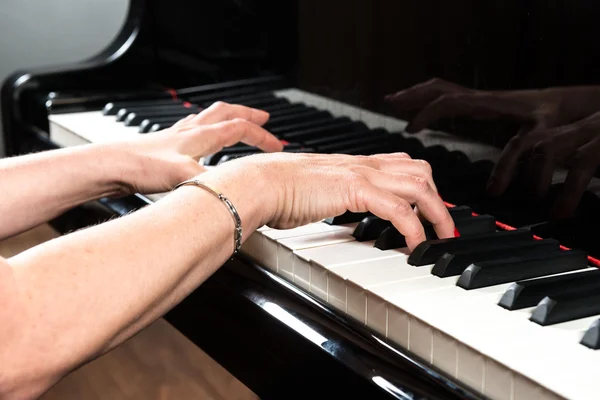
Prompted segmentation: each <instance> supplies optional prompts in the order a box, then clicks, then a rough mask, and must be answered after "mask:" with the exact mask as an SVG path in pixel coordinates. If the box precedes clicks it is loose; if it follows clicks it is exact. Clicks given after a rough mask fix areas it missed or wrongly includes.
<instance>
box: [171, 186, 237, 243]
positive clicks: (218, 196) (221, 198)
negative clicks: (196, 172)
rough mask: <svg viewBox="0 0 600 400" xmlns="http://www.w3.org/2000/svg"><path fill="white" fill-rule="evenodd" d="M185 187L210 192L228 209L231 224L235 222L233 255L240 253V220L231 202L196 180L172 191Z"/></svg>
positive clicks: (215, 190)
mask: <svg viewBox="0 0 600 400" xmlns="http://www.w3.org/2000/svg"><path fill="white" fill-rule="evenodd" d="M185 185H195V186H198V187H201V188H203V189H206V190H208V191H209V192H211V193H212V194H213V195H215V196H216V197H217V198H218V199H219V200H221V201H222V202H223V203H225V205H226V206H227V208H228V209H229V212H230V213H231V215H233V222H235V232H234V238H233V244H234V254H237V253H238V252H239V251H240V248H241V247H242V219H241V218H240V215H239V214H238V212H237V210H236V209H235V206H234V205H233V203H232V202H231V201H229V199H228V198H227V197H225V195H224V194H223V193H221V192H220V191H219V190H217V189H215V188H213V187H212V186H210V185H208V184H206V183H204V182H201V181H199V180H197V179H190V180H187V181H183V182H181V183H179V184H177V185H176V186H175V187H174V188H173V190H175V189H177V188H180V187H181V186H185Z"/></svg>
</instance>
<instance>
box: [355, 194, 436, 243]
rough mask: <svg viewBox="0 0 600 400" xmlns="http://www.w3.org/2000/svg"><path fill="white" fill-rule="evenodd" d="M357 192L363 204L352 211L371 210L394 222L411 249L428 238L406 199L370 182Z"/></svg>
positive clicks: (380, 216)
mask: <svg viewBox="0 0 600 400" xmlns="http://www.w3.org/2000/svg"><path fill="white" fill-rule="evenodd" d="M357 192H358V196H359V198H360V199H359V201H360V202H361V203H362V206H359V207H358V209H357V210H350V211H355V212H365V211H370V212H371V213H373V214H374V215H376V216H378V217H379V218H382V219H385V220H387V221H390V222H392V224H393V225H394V227H395V228H396V229H397V230H398V232H400V233H401V234H402V235H403V236H404V237H405V239H406V244H407V246H408V248H409V249H410V251H413V250H414V249H415V247H417V246H418V245H419V243H421V242H423V241H425V240H426V237H425V230H424V228H423V224H422V223H421V221H419V218H417V216H416V215H415V213H414V212H413V210H412V207H411V206H410V204H409V203H408V202H407V201H406V200H404V199H402V198H400V197H398V196H396V195H394V194H393V193H391V192H389V191H387V190H384V189H381V188H378V187H376V186H374V185H372V184H370V183H366V184H363V185H362V187H361V188H360V190H357Z"/></svg>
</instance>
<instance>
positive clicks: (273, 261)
mask: <svg viewBox="0 0 600 400" xmlns="http://www.w3.org/2000/svg"><path fill="white" fill-rule="evenodd" d="M348 229H354V226H352V225H351V226H350V227H349V226H347V225H328V224H324V223H322V222H318V223H313V224H307V225H303V226H300V227H297V228H293V229H281V230H280V229H271V230H267V231H264V232H261V233H260V236H259V238H260V239H261V240H259V241H260V242H261V243H260V244H259V245H257V247H258V248H260V251H261V253H259V254H254V255H253V256H254V257H255V258H256V259H257V260H258V261H260V262H261V265H263V266H265V267H267V268H270V269H273V270H277V241H278V240H280V239H285V238H291V237H296V236H304V235H315V234H322V233H324V232H327V233H335V232H339V231H344V232H345V231H347V230H348ZM350 233H351V232H348V236H350ZM350 237H351V236H350Z"/></svg>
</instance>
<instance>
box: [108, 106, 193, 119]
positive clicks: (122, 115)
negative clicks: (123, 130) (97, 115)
mask: <svg viewBox="0 0 600 400" xmlns="http://www.w3.org/2000/svg"><path fill="white" fill-rule="evenodd" d="M180 110H190V112H189V113H190V114H192V113H194V112H198V109H197V108H196V107H192V106H191V105H188V106H187V107H186V106H185V105H183V104H181V103H176V102H172V104H168V105H158V106H154V105H153V106H130V107H123V108H121V109H120V110H119V111H117V114H116V117H117V121H119V122H121V121H125V120H126V119H127V116H128V115H129V114H131V113H154V112H156V113H165V112H168V111H180Z"/></svg>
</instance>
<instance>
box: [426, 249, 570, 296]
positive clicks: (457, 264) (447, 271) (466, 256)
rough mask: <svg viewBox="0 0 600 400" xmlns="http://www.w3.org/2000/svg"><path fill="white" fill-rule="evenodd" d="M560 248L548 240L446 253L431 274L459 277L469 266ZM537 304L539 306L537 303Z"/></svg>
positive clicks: (441, 276) (443, 276)
mask: <svg viewBox="0 0 600 400" xmlns="http://www.w3.org/2000/svg"><path fill="white" fill-rule="evenodd" d="M559 248H560V243H559V242H558V241H557V240H552V239H547V240H534V241H530V242H525V243H517V244H508V245H504V246H498V247H496V248H492V249H485V250H479V249H471V250H464V251H456V252H453V253H445V254H443V255H442V256H441V257H440V258H439V259H438V260H437V261H436V263H435V265H434V266H433V268H432V269H431V273H432V274H433V275H435V276H439V277H440V278H446V277H449V276H458V275H460V274H462V273H463V271H464V270H465V269H467V267H468V266H469V265H471V264H473V263H476V262H480V261H486V260H498V259H503V258H507V257H509V256H515V257H521V256H532V255H537V254H544V253H545V252H548V251H553V250H555V251H558V250H559ZM539 300H541V299H539ZM539 300H538V301H539ZM535 304H537V301H536V302H535Z"/></svg>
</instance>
